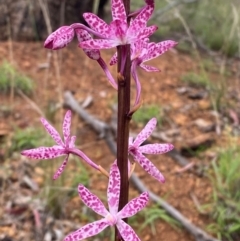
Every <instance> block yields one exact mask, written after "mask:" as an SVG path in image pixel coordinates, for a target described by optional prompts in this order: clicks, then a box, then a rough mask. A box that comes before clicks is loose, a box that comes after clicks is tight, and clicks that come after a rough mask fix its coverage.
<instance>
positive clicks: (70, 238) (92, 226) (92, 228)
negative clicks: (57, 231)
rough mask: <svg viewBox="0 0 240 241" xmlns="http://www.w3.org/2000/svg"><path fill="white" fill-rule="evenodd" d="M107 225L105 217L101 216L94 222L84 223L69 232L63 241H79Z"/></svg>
mask: <svg viewBox="0 0 240 241" xmlns="http://www.w3.org/2000/svg"><path fill="white" fill-rule="evenodd" d="M108 226H109V223H108V221H107V220H106V219H105V218H103V219H101V220H98V221H96V222H93V223H89V224H86V225H85V226H83V227H81V228H80V229H78V230H77V231H75V232H73V233H70V234H69V235H67V236H66V237H65V239H64V241H80V240H83V239H86V238H88V237H92V236H94V235H96V234H98V233H100V232H101V231H103V230H104V229H105V228H106V227H108Z"/></svg>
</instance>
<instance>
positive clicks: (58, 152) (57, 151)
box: [21, 146, 66, 160]
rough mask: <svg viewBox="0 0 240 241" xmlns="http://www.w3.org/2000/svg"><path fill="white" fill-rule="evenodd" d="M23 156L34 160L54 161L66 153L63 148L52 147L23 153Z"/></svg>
mask: <svg viewBox="0 0 240 241" xmlns="http://www.w3.org/2000/svg"><path fill="white" fill-rule="evenodd" d="M21 154H22V155H23V156H27V157H29V158H33V159H37V160H38V159H52V158H55V157H59V156H62V155H66V151H65V149H64V148H63V147H61V146H52V147H38V148H34V149H30V150H25V151H22V152H21Z"/></svg>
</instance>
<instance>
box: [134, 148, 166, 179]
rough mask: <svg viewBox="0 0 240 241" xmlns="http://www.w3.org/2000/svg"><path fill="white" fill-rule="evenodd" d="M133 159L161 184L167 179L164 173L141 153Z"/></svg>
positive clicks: (136, 154)
mask: <svg viewBox="0 0 240 241" xmlns="http://www.w3.org/2000/svg"><path fill="white" fill-rule="evenodd" d="M133 158H134V160H135V161H136V162H138V163H139V164H140V166H141V167H142V168H143V169H144V170H145V171H146V172H147V173H149V174H150V175H151V176H153V177H154V178H156V179H157V180H158V181H159V182H162V183H164V182H165V178H164V177H163V175H162V173H161V172H160V171H159V170H158V169H157V168H156V167H155V166H154V165H153V163H152V162H150V161H149V160H148V159H147V158H146V157H145V156H144V155H142V154H141V153H140V152H139V151H137V152H136V153H135V154H134V155H133Z"/></svg>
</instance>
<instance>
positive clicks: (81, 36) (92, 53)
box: [75, 29, 117, 89]
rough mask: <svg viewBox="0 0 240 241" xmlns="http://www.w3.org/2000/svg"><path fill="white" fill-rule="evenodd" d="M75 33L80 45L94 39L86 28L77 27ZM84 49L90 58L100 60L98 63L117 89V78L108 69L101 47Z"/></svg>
mask: <svg viewBox="0 0 240 241" xmlns="http://www.w3.org/2000/svg"><path fill="white" fill-rule="evenodd" d="M75 33H76V35H77V39H78V43H79V45H80V44H81V43H82V42H83V41H87V40H90V39H92V37H91V35H90V34H89V33H88V32H87V31H86V30H84V29H75ZM82 50H83V51H84V53H85V54H86V55H87V56H88V57H89V58H90V59H93V60H96V61H97V62H98V64H99V65H100V66H101V68H102V69H103V71H104V73H105V74H106V76H107V78H108V80H109V82H110V84H111V85H112V86H113V88H115V89H117V83H116V81H115V79H114V78H113V77H112V74H111V73H110V71H109V70H108V67H107V65H106V63H105V61H104V60H103V59H102V57H101V55H100V51H99V49H82Z"/></svg>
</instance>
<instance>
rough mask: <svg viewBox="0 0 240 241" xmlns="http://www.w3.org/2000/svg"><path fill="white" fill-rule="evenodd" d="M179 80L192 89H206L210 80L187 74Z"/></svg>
mask: <svg viewBox="0 0 240 241" xmlns="http://www.w3.org/2000/svg"><path fill="white" fill-rule="evenodd" d="M181 80H182V81H184V82H186V83H187V84H189V85H192V86H194V87H205V88H206V87H207V86H208V85H209V83H210V80H209V79H207V78H205V76H203V75H199V74H196V73H194V72H189V73H186V74H184V75H182V76H181Z"/></svg>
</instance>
